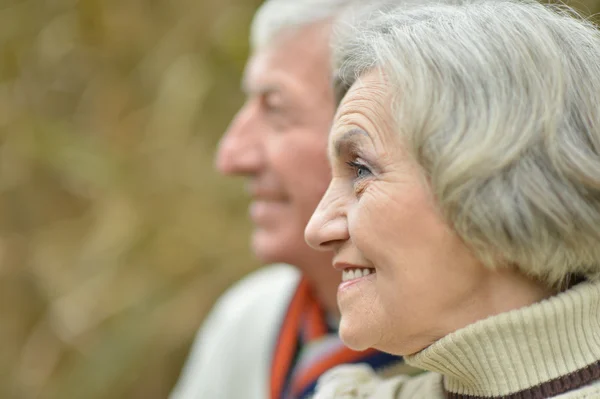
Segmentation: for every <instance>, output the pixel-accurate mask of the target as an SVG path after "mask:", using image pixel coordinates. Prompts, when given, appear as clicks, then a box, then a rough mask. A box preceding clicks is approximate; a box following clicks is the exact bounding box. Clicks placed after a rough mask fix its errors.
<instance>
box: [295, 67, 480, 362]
mask: <svg viewBox="0 0 600 399" xmlns="http://www.w3.org/2000/svg"><path fill="white" fill-rule="evenodd" d="M403 101H410V99H403ZM389 102H390V96H389V92H388V89H387V85H386V83H385V82H384V80H383V78H382V76H381V75H380V74H379V73H378V72H371V73H368V74H366V75H364V76H363V77H362V78H361V79H360V80H359V81H358V82H357V83H356V84H355V85H353V87H352V88H351V90H350V91H349V92H348V94H347V95H346V97H345V98H344V100H343V102H342V104H341V105H340V108H339V110H338V112H337V115H336V119H335V122H334V126H333V128H332V131H331V135H330V141H329V157H330V161H331V166H332V176H333V177H332V181H331V183H330V185H329V188H328V190H327V192H326V194H325V196H324V197H323V199H322V200H321V202H320V204H319V206H318V208H317V209H316V211H315V213H314V214H313V216H312V219H311V220H310V222H309V224H308V226H307V228H306V240H307V241H308V243H309V244H310V245H311V246H313V247H315V248H320V249H328V250H333V251H334V260H333V263H334V267H336V268H340V269H343V270H344V279H343V280H346V281H345V282H342V284H340V286H339V289H338V304H339V307H340V311H341V314H342V319H341V324H340V336H341V337H342V340H343V341H344V342H345V343H346V344H347V345H348V346H349V347H351V348H353V349H356V350H362V349H366V348H368V347H374V348H377V349H380V350H384V351H387V352H391V353H395V354H400V355H406V354H412V353H415V352H418V351H419V350H421V349H423V348H425V347H427V346H428V345H430V344H431V343H433V342H434V341H436V340H437V339H439V338H441V337H442V336H444V335H446V334H447V333H449V332H451V331H454V330H456V329H457V328H459V327H460V326H464V325H466V324H469V323H470V322H472V321H474V320H477V319H478V318H481V317H485V316H486V312H487V310H486V308H485V307H481V303H483V302H486V299H485V298H486V289H487V288H489V287H488V286H487V283H488V280H489V279H488V277H489V273H490V271H489V270H487V269H485V268H484V267H483V266H482V265H481V264H480V263H479V262H478V261H477V260H476V259H475V258H474V257H473V256H472V254H471V252H470V251H469V250H468V249H467V247H466V246H465V245H464V244H463V242H462V241H461V240H460V239H459V238H458V237H457V236H456V235H455V234H454V233H453V231H452V230H451V229H450V228H449V226H448V225H447V224H446V223H445V222H444V221H443V219H442V218H441V216H440V215H439V214H438V212H437V210H436V207H435V204H434V200H433V198H432V195H431V192H430V190H429V188H428V185H427V181H426V178H424V176H423V174H422V173H421V170H420V168H419V166H418V165H417V164H416V163H415V161H414V160H413V159H412V158H411V157H410V156H409V154H408V153H407V150H406V147H405V145H404V142H403V140H402V134H401V133H400V132H399V130H398V129H397V128H396V127H395V125H394V123H393V121H392V118H391V115H390V110H389ZM400 124H401V123H400ZM365 269H368V271H369V274H367V275H366V276H363V274H365V273H364V270H365ZM355 270H360V272H359V273H356V272H355ZM480 300H481V302H480Z"/></svg>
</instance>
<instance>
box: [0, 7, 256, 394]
mask: <svg viewBox="0 0 600 399" xmlns="http://www.w3.org/2000/svg"><path fill="white" fill-rule="evenodd" d="M258 4H259V1H258V0H256V1H242V0H219V1H217V0H209V1H206V0H204V1H198V0H168V1H167V0H152V1H141V0H85V1H76V0H35V1H33V0H29V1H7V0H3V1H0V190H1V192H0V207H1V209H2V212H1V213H0V319H1V320H2V321H1V322H0V345H1V346H0V348H1V349H0V352H1V353H2V356H0V398H11V399H12V398H44V399H46V398H48V399H53V398H56V399H58V398H60V399H65V398H86V399H88V398H89V399H94V398H144V399H151V398H165V397H166V396H167V394H168V392H169V390H170V388H171V386H172V385H173V383H174V381H175V379H176V378H177V375H178V373H179V370H180V367H181V364H182V362H183V360H184V357H185V355H186V353H187V351H188V347H189V344H190V342H191V339H192V337H193V334H194V332H195V330H196V329H197V327H198V325H199V324H200V321H201V319H202V317H203V316H204V315H205V313H206V311H207V310H208V309H209V307H210V306H211V304H212V303H213V302H214V300H215V298H216V297H217V296H218V294H219V293H220V292H222V291H223V290H224V289H225V288H226V286H227V285H228V284H230V283H231V282H232V281H234V280H235V279H237V278H239V277H240V276H241V275H242V274H245V273H247V272H248V271H249V270H251V269H253V268H254V267H256V266H257V265H256V262H255V261H254V260H253V258H252V256H251V254H250V251H249V248H248V237H249V232H250V230H249V224H248V222H247V221H246V219H247V218H246V215H245V214H246V210H245V207H246V203H245V200H244V198H243V196H241V195H240V193H241V192H242V189H241V187H240V183H241V182H240V181H231V180H229V179H222V178H219V177H217V176H216V174H215V172H214V171H213V151H214V147H215V144H216V142H217V140H218V138H219V136H220V135H221V133H222V132H223V131H224V129H225V128H226V126H227V123H228V122H229V120H230V118H231V117H232V115H233V114H234V113H235V112H236V110H237V108H238V107H239V105H240V104H241V102H242V97H241V94H240V92H239V79H240V74H241V71H242V69H243V66H244V63H245V59H246V57H247V51H248V49H247V41H248V25H249V23H250V18H251V16H252V14H253V12H254V10H255V9H256V7H257V6H258Z"/></svg>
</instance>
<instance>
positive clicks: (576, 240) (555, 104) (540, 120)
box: [333, 0, 600, 286]
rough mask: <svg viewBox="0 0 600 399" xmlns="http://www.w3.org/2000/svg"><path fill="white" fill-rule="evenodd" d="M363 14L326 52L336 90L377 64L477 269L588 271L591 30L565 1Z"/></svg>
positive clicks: (398, 120)
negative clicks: (560, 3) (331, 61)
mask: <svg viewBox="0 0 600 399" xmlns="http://www.w3.org/2000/svg"><path fill="white" fill-rule="evenodd" d="M454 3H456V4H454V5H452V4H426V5H423V6H421V7H415V8H410V9H403V8H401V7H400V8H397V9H395V10H393V11H392V12H386V13H380V14H379V15H375V16H374V15H370V16H369V17H368V18H365V19H364V21H362V22H360V23H358V25H355V26H354V28H353V29H346V34H345V36H344V37H342V38H338V41H337V44H336V45H335V46H334V49H333V50H334V56H333V57H334V60H335V62H336V64H337V66H336V67H335V69H336V70H337V76H336V79H335V80H336V87H337V88H338V90H337V92H338V97H339V98H341V97H342V96H343V95H344V94H345V92H346V91H347V90H348V89H349V87H350V86H351V85H352V84H353V83H354V82H355V81H356V80H357V79H359V78H360V76H361V75H363V74H365V73H368V72H371V71H379V73H381V74H382V78H384V79H387V81H388V87H390V91H391V93H392V99H391V102H390V104H391V110H392V113H393V115H394V118H395V126H396V128H397V131H398V134H401V135H402V137H403V138H404V139H405V142H406V145H407V148H408V150H409V152H410V153H411V155H413V156H414V158H415V160H416V161H417V162H418V163H419V164H420V165H421V166H422V169H423V171H424V173H425V175H426V176H427V177H428V182H429V184H430V185H431V188H432V191H433V195H434V197H435V199H436V201H437V204H438V206H439V208H440V210H441V212H442V213H443V215H444V216H445V218H446V220H447V221H448V222H449V223H450V225H451V226H453V228H454V229H455V231H456V232H457V233H458V235H459V236H460V237H461V238H462V239H463V240H464V241H465V242H466V243H467V244H468V245H469V246H470V247H472V248H473V250H474V251H475V253H476V255H477V256H478V257H479V258H480V259H481V260H482V261H483V262H484V263H485V264H486V265H488V266H490V267H495V266H499V265H505V264H510V265H516V266H517V267H519V268H520V269H521V270H522V271H523V272H524V273H526V274H527V275H530V276H533V277H535V278H539V279H541V280H542V281H545V282H546V283H547V284H548V285H549V286H559V285H561V283H564V282H565V280H568V279H569V278H570V277H572V276H584V277H585V278H587V279H595V278H598V277H600V78H599V77H600V34H599V32H598V30H597V29H596V28H595V27H594V26H593V25H592V24H591V23H589V22H587V21H584V20H583V19H582V18H580V17H578V16H576V15H575V13H574V11H572V10H570V9H569V8H567V7H564V6H561V7H558V6H545V5H541V4H539V3H537V2H535V1H528V0H521V1H517V0H492V1H489V0H488V1H485V0H479V1H478V0H470V1H469V0H464V1H455V2H454Z"/></svg>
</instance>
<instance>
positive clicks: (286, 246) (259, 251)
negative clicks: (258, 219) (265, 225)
mask: <svg viewBox="0 0 600 399" xmlns="http://www.w3.org/2000/svg"><path fill="white" fill-rule="evenodd" d="M286 237H287V239H286ZM252 251H253V252H254V255H255V256H256V258H257V259H258V260H260V261H261V262H262V263H279V262H282V263H293V258H294V245H293V239H292V238H290V237H288V236H286V235H285V234H283V233H278V232H276V231H266V230H263V229H256V230H255V231H254V233H253V234H252Z"/></svg>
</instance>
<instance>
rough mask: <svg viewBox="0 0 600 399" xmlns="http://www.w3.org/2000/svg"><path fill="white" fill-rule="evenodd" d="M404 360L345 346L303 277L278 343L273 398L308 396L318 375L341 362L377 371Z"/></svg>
mask: <svg viewBox="0 0 600 399" xmlns="http://www.w3.org/2000/svg"><path fill="white" fill-rule="evenodd" d="M400 362H402V358H400V357H398V356H393V355H388V354H386V353H382V352H379V351H377V350H375V349H368V350H366V351H362V352H356V351H353V350H350V349H348V348H347V347H345V346H344V344H343V343H342V341H341V340H340V339H339V337H338V335H337V331H334V330H333V329H331V328H329V327H328V326H327V323H326V321H325V317H324V312H323V310H322V308H321V306H320V305H319V302H318V301H317V300H316V298H315V297H314V296H313V294H312V292H311V289H310V286H309V284H308V281H307V280H306V279H302V280H301V281H300V283H299V285H298V288H297V289H296V292H295V294H294V296H293V297H292V300H291V302H290V305H289V307H288V310H287V314H286V316H285V318H284V320H283V324H282V328H281V331H280V334H279V339H278V341H277V345H276V347H275V353H274V356H273V363H272V368H271V384H270V399H304V398H307V397H309V396H310V395H312V394H313V391H314V389H315V385H316V382H317V379H318V378H319V377H320V376H321V374H323V373H324V372H326V371H327V370H329V369H331V368H332V367H335V366H337V365H340V364H346V363H367V364H369V365H370V366H371V367H373V368H374V369H375V370H376V371H377V370H381V369H383V368H387V367H389V366H393V365H396V364H399V363H400Z"/></svg>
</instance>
